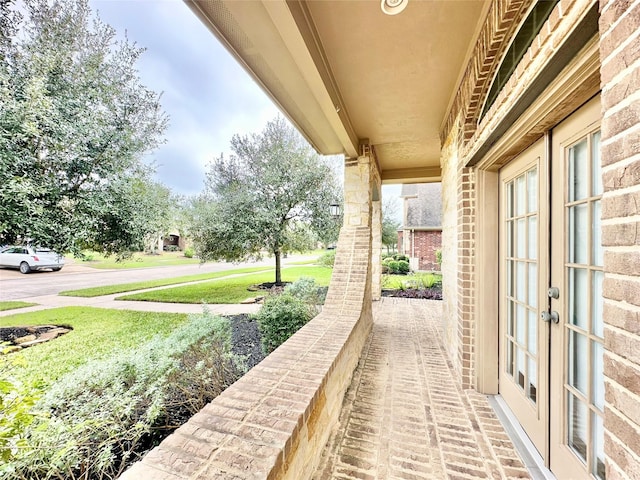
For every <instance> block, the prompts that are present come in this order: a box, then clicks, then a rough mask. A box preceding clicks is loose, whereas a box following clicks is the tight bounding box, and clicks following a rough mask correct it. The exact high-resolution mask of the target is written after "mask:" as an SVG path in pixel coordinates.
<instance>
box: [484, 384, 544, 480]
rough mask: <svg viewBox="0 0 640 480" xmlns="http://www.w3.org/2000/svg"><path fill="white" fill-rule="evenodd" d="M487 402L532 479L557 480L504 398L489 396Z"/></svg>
mask: <svg viewBox="0 0 640 480" xmlns="http://www.w3.org/2000/svg"><path fill="white" fill-rule="evenodd" d="M487 400H488V401H489V405H491V407H492V408H493V410H494V412H495V413H496V416H497V417H498V420H500V423H501V424H502V426H503V427H504V429H505V431H506V432H507V435H509V438H510V439H511V442H513V446H514V447H515V449H516V451H517V452H518V454H519V455H520V459H521V460H522V462H523V463H524V466H525V467H526V468H527V470H528V471H529V474H531V478H532V479H533V480H557V479H556V476H555V475H554V474H553V473H551V470H549V469H548V468H547V467H546V466H545V465H544V461H543V460H542V456H541V455H540V453H539V452H538V450H537V449H536V447H534V446H533V443H532V442H531V440H529V437H528V436H527V434H526V433H525V431H524V430H523V429H522V427H521V426H520V423H518V420H516V417H515V416H514V415H513V413H511V410H510V409H509V407H508V406H507V403H506V402H505V401H504V399H503V398H502V396H500V395H493V396H489V397H487Z"/></svg>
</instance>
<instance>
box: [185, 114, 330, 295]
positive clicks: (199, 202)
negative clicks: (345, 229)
mask: <svg viewBox="0 0 640 480" xmlns="http://www.w3.org/2000/svg"><path fill="white" fill-rule="evenodd" d="M231 149H232V151H233V154H232V155H231V156H230V157H229V158H224V157H223V156H222V155H221V156H220V157H219V158H218V159H216V160H215V161H214V162H212V163H211V165H210V167H209V172H208V173H207V178H206V181H205V190H204V192H203V193H202V195H201V196H200V197H199V198H198V199H196V200H195V201H194V208H193V218H192V226H191V229H190V230H191V234H192V236H193V240H194V245H195V248H196V251H197V253H198V255H199V256H200V259H201V260H202V261H207V260H220V259H225V260H229V261H236V260H246V259H248V258H251V257H254V258H259V257H260V256H261V254H262V252H263V250H266V251H267V252H269V253H270V254H273V255H274V257H275V264H276V278H275V281H276V283H277V284H280V283H282V277H281V272H280V261H281V256H282V255H283V254H286V253H289V252H293V251H305V250H307V249H309V248H310V247H312V245H313V241H314V240H315V238H317V237H316V236H315V235H314V234H315V233H317V232H322V231H323V230H324V229H326V228H327V227H328V226H330V225H333V224H334V223H335V220H334V219H333V218H332V217H331V212H330V208H329V205H330V204H331V203H334V202H336V200H337V199H338V198H339V191H340V190H339V187H338V182H337V179H336V175H335V174H334V172H333V170H332V169H331V168H330V166H329V165H328V164H327V163H326V161H325V160H324V159H323V158H321V157H320V156H318V155H317V154H316V153H315V152H314V151H313V150H312V149H311V147H309V145H308V144H307V143H306V142H305V141H304V139H303V138H302V137H301V136H300V134H299V133H298V132H297V131H296V130H294V128H293V127H291V126H290V125H289V124H288V123H287V122H286V121H285V120H284V118H282V117H277V118H276V119H274V120H272V121H270V122H268V123H267V125H266V127H265V128H264V130H263V131H262V132H261V133H260V134H254V135H251V136H240V135H234V137H233V138H232V140H231Z"/></svg>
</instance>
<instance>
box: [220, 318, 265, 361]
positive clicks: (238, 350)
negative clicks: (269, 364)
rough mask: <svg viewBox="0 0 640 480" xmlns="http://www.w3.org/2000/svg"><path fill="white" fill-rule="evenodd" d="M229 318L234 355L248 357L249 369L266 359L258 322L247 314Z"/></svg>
mask: <svg viewBox="0 0 640 480" xmlns="http://www.w3.org/2000/svg"><path fill="white" fill-rule="evenodd" d="M227 318H228V319H229V321H230V322H231V344H232V348H231V349H232V351H233V353H235V354H236V355H242V356H246V359H247V367H249V368H252V367H254V366H255V365H257V364H258V363H260V361H261V360H262V359H263V358H264V353H263V352H262V345H261V343H260V340H261V339H262V336H261V335H260V330H259V329H258V322H256V321H255V320H254V319H252V318H251V317H250V316H249V315H247V314H246V313H243V314H241V315H228V316H227Z"/></svg>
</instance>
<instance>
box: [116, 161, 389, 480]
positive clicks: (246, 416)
mask: <svg viewBox="0 0 640 480" xmlns="http://www.w3.org/2000/svg"><path fill="white" fill-rule="evenodd" d="M374 168H375V167H374V166H373V165H372V163H371V162H370V160H369V157H361V158H359V159H357V160H349V161H347V162H346V164H345V219H344V226H343V228H342V230H341V231H340V238H339V240H338V245H337V250H336V261H335V265H334V268H333V274H332V277H331V284H330V286H329V291H328V293H327V299H326V302H325V305H324V308H323V310H322V312H321V313H320V314H319V315H318V316H316V317H315V318H314V319H313V320H311V321H310V322H309V323H308V324H307V325H305V326H304V327H302V328H301V329H300V330H299V331H298V332H297V333H296V334H295V335H293V336H292V337H291V338H290V339H289V340H287V341H286V342H285V343H284V344H282V345H281V346H280V347H279V348H278V349H276V350H275V351H274V352H273V353H271V354H270V355H269V356H268V357H267V358H265V359H264V360H263V361H262V362H260V363H259V364H258V365H256V366H255V367H254V368H253V369H251V370H250V371H249V372H248V373H247V374H246V375H245V376H243V377H242V378H241V379H240V380H238V381H237V382H236V383H234V384H233V385H231V386H230V387H229V388H227V389H226V390H225V391H224V392H223V393H222V394H220V395H219V396H218V397H217V398H216V399H215V400H213V401H212V402H211V403H209V404H208V405H207V406H206V407H205V408H203V409H202V410H201V411H200V412H198V413H197V414H196V415H194V416H193V417H192V418H191V419H190V420H189V421H188V422H187V423H186V424H184V425H183V426H181V427H180V428H178V429H177V430H176V431H175V432H174V433H173V434H172V435H171V436H169V437H167V438H166V439H165V440H164V441H163V442H162V443H161V444H160V445H159V446H158V447H156V448H155V449H153V450H152V451H151V452H149V453H148V454H147V455H146V456H145V457H144V458H143V459H142V460H141V461H140V462H138V463H136V464H134V465H133V466H132V467H131V468H130V469H129V470H127V471H126V472H125V473H124V474H123V475H122V476H121V477H120V479H121V480H133V479H136V480H138V479H140V480H160V479H162V480H178V479H180V480H185V479H189V480H204V479H213V478H229V479H231V478H233V479H269V480H270V479H288V480H304V479H306V478H310V477H311V475H312V474H313V473H314V472H315V470H316V468H317V465H318V462H319V461H320V457H321V454H322V451H323V448H324V445H325V444H326V443H327V440H328V439H329V436H330V434H331V431H332V429H333V428H334V427H335V425H336V424H337V422H338V419H339V415H340V411H341V408H342V401H343V397H344V394H345V392H346V389H347V387H348V386H349V385H350V383H351V375H352V373H353V371H354V369H355V367H356V365H357V364H358V360H359V358H360V354H361V352H362V348H363V346H364V344H365V342H366V340H367V337H368V335H369V332H370V330H371V327H372V322H373V318H372V309H371V273H372V269H371V259H372V249H371V242H372V235H371V211H372V208H371V206H372V198H371V192H372V184H373V183H374V182H375V178H376V172H375V170H374Z"/></svg>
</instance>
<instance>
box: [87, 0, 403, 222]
mask: <svg viewBox="0 0 640 480" xmlns="http://www.w3.org/2000/svg"><path fill="white" fill-rule="evenodd" d="M89 5H90V6H91V8H92V10H93V11H94V12H97V14H98V15H99V16H100V18H101V19H102V20H103V21H104V22H105V23H107V24H109V25H111V26H112V27H113V28H114V29H115V30H116V31H117V34H118V36H119V37H120V38H123V37H124V35H125V34H126V36H127V37H128V39H129V40H131V41H133V42H135V43H137V44H138V46H140V47H144V48H146V51H145V53H144V54H143V55H142V57H141V58H140V60H139V61H138V68H139V71H140V77H141V80H142V83H143V84H144V85H146V86H147V87H149V88H151V89H153V90H154V91H156V92H162V97H161V103H162V106H163V108H164V110H165V111H166V112H167V113H168V115H169V127H168V129H167V131H166V134H165V137H166V140H167V141H166V143H165V144H164V145H162V146H161V147H160V148H158V149H157V150H156V151H154V152H153V153H152V154H151V155H150V160H151V161H153V162H154V163H155V165H156V179H157V180H158V181H160V182H162V183H164V184H165V185H167V186H168V187H170V188H171V189H172V190H173V191H174V192H175V193H179V194H183V195H194V194H197V193H199V192H200V191H201V190H202V188H203V185H204V177H205V171H206V169H207V164H208V163H209V162H211V161H212V160H213V159H214V158H217V157H218V156H220V154H221V153H224V154H225V155H228V153H229V151H230V141H231V137H232V136H233V135H234V134H240V135H245V134H250V133H258V132H260V131H261V130H262V129H263V128H264V126H265V124H266V123H267V122H268V121H269V120H271V119H273V118H274V117H275V116H276V115H278V113H279V110H278V108H277V107H276V106H275V105H274V104H273V102H272V101H271V99H270V98H269V97H268V96H267V95H266V94H265V93H264V92H263V91H262V90H261V89H260V87H259V86H258V85H257V84H256V83H255V82H254V81H253V79H252V78H251V77H250V76H249V74H248V73H247V72H246V71H245V70H244V69H243V68H242V67H241V66H240V65H239V64H238V63H237V62H236V60H235V59H234V58H233V57H232V56H231V54H230V53H229V52H227V50H226V49H225V48H224V47H223V46H222V45H221V44H220V43H219V42H218V40H217V39H216V37H215V36H214V35H213V34H212V33H211V32H210V31H209V30H208V29H207V28H206V27H205V26H204V24H203V23H202V22H200V20H199V19H198V18H197V17H196V15H195V14H194V13H192V12H191V10H190V9H189V8H188V7H187V5H186V4H185V3H184V2H183V1H182V0H89ZM336 161H339V160H336ZM399 193H400V187H399V186H384V187H383V197H384V198H386V197H389V196H397V195H399ZM400 204H401V203H400V202H398V205H400ZM399 218H401V214H400V215H399Z"/></svg>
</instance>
